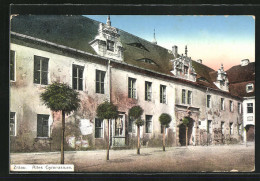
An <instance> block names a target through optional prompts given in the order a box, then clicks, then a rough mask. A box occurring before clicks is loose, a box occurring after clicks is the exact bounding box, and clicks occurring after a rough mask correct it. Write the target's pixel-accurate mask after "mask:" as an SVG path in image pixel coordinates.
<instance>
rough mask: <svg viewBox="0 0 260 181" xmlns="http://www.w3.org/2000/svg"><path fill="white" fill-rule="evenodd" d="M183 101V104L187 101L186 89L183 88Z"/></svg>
mask: <svg viewBox="0 0 260 181" xmlns="http://www.w3.org/2000/svg"><path fill="white" fill-rule="evenodd" d="M181 103H182V104H185V103H186V90H185V89H182V94H181Z"/></svg>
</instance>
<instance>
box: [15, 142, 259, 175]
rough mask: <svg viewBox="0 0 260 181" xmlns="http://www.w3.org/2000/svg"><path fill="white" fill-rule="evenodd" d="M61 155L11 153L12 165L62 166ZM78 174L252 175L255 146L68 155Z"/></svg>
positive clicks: (174, 148) (66, 154) (85, 152)
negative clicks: (171, 173) (231, 173)
mask: <svg viewBox="0 0 260 181" xmlns="http://www.w3.org/2000/svg"><path fill="white" fill-rule="evenodd" d="M59 162H60V153H59V152H48V153H12V154H11V163H16V164H22V163H23V164H44V163H46V164H59ZM66 163H67V164H74V167H75V171H76V172H230V171H239V172H251V171H253V170H254V164H255V149H254V146H253V145H249V146H247V147H246V146H245V145H219V146H189V147H171V148H166V151H165V152H163V151H162V148H141V155H137V154H136V150H110V160H109V161H106V150H96V151H71V152H65V164H66Z"/></svg>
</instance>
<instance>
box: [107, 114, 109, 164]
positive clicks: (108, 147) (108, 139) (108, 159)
mask: <svg viewBox="0 0 260 181" xmlns="http://www.w3.org/2000/svg"><path fill="white" fill-rule="evenodd" d="M107 160H109V119H108V120H107Z"/></svg>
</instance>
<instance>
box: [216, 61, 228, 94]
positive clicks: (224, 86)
mask: <svg viewBox="0 0 260 181" xmlns="http://www.w3.org/2000/svg"><path fill="white" fill-rule="evenodd" d="M214 84H215V85H216V86H217V87H218V88H219V89H221V90H223V91H228V87H229V81H228V78H227V73H226V72H225V71H224V67H223V64H221V67H220V69H218V72H217V80H216V82H214Z"/></svg>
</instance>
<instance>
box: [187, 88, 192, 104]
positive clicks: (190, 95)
mask: <svg viewBox="0 0 260 181" xmlns="http://www.w3.org/2000/svg"><path fill="white" fill-rule="evenodd" d="M187 103H188V104H192V92H191V91H188V99H187Z"/></svg>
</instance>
